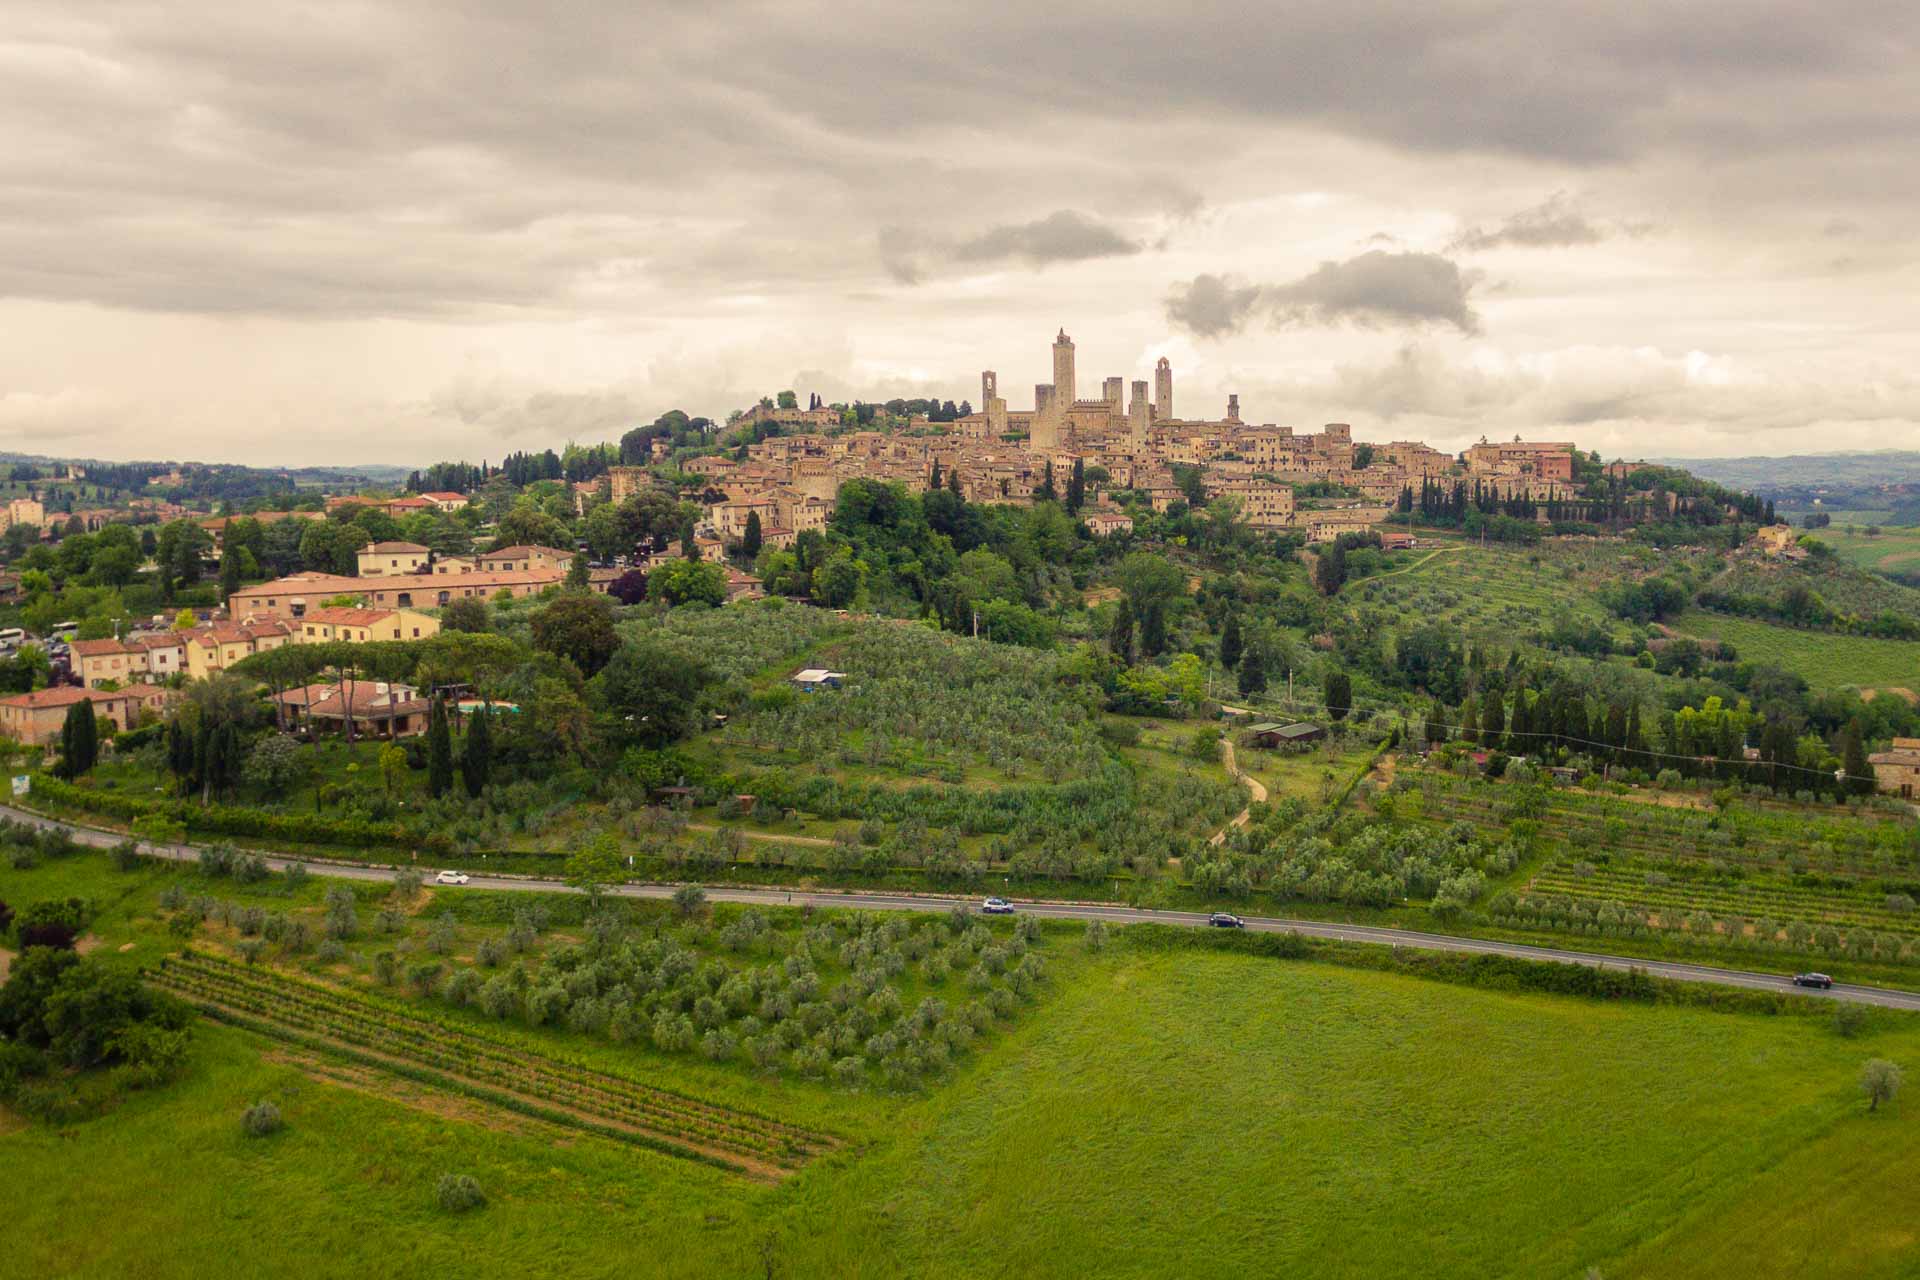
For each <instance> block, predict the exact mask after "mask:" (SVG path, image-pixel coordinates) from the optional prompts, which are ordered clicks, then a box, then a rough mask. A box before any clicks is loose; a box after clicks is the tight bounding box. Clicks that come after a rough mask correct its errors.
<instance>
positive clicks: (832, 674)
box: [791, 667, 847, 693]
mask: <svg viewBox="0 0 1920 1280" xmlns="http://www.w3.org/2000/svg"><path fill="white" fill-rule="evenodd" d="M846 678H847V673H846V672H844V671H828V670H827V669H826V668H825V667H808V668H807V669H806V670H804V671H796V672H794V673H793V676H792V677H791V682H792V684H793V687H794V688H796V689H798V690H800V692H802V693H812V692H813V691H814V690H815V689H838V688H839V687H840V682H841V681H842V680H845V679H846Z"/></svg>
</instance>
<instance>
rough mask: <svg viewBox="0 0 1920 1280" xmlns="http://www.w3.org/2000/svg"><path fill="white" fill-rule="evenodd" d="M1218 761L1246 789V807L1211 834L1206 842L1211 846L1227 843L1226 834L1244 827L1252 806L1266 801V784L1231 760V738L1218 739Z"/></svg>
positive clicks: (1251, 811) (1250, 814) (1251, 814)
mask: <svg viewBox="0 0 1920 1280" xmlns="http://www.w3.org/2000/svg"><path fill="white" fill-rule="evenodd" d="M1220 761H1221V763H1222V764H1224V765H1226V766H1227V773H1228V774H1229V775H1230V776H1231V777H1232V778H1233V780H1234V781H1235V782H1238V783H1241V784H1243V785H1244V786H1245V787H1246V789H1247V807H1246V808H1244V809H1242V810H1241V811H1240V812H1238V813H1236V814H1234V815H1233V821H1231V822H1229V823H1228V824H1227V825H1226V826H1224V827H1222V828H1220V829H1219V830H1218V831H1216V832H1214V833H1213V836H1212V838H1210V839H1209V840H1208V841H1207V843H1208V844H1213V845H1218V844H1225V843H1226V841H1227V832H1229V831H1231V830H1233V829H1234V828H1235V827H1244V826H1246V825H1247V819H1248V818H1251V817H1252V816H1253V806H1254V805H1256V804H1265V803H1266V801H1267V784H1266V783H1264V782H1262V781H1260V779H1258V778H1256V777H1254V776H1253V775H1252V774H1250V773H1247V772H1246V771H1244V770H1243V769H1241V768H1240V765H1239V762H1238V761H1236V760H1235V759H1234V758H1233V739H1232V738H1222V739H1220Z"/></svg>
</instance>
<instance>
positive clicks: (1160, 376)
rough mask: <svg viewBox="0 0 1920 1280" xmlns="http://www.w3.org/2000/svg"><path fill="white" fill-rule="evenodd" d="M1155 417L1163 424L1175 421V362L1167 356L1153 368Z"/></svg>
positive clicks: (1162, 357)
mask: <svg viewBox="0 0 1920 1280" xmlns="http://www.w3.org/2000/svg"><path fill="white" fill-rule="evenodd" d="M1153 415H1154V417H1156V418H1158V419H1159V420H1160V421H1162V422H1171V421H1173V362H1172V361H1170V360H1168V359H1167V358H1166V357H1165V356H1161V357H1160V362H1159V363H1158V364H1156V365H1154V366H1153Z"/></svg>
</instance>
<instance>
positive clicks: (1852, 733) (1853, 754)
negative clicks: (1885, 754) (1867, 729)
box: [1840, 719, 1876, 796]
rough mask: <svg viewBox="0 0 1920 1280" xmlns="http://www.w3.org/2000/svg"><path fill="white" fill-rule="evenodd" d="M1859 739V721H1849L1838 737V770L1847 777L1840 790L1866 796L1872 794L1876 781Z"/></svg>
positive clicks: (1864, 748)
mask: <svg viewBox="0 0 1920 1280" xmlns="http://www.w3.org/2000/svg"><path fill="white" fill-rule="evenodd" d="M1860 737H1861V734H1860V721H1859V720H1858V719H1854V720H1849V721H1848V722H1847V727H1846V729H1845V730H1844V731H1842V733H1841V735H1840V768H1841V770H1842V771H1843V772H1844V773H1845V774H1846V775H1847V776H1846V779H1845V781H1843V782H1842V783H1841V789H1842V790H1843V791H1845V792H1846V794H1848V795H1853V796H1868V795H1872V794H1873V790H1874V786H1875V785H1876V779H1875V777H1874V772H1873V765H1872V764H1871V763H1870V762H1869V761H1868V760H1867V751H1866V747H1865V746H1864V745H1863V744H1862V743H1861V740H1860Z"/></svg>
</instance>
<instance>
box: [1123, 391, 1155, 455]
mask: <svg viewBox="0 0 1920 1280" xmlns="http://www.w3.org/2000/svg"><path fill="white" fill-rule="evenodd" d="M1151 412H1152V411H1151V410H1150V409H1148V407H1147V380H1146V379H1145V378H1137V379H1135V380H1134V384H1133V403H1132V404H1131V405H1129V406H1127V434H1128V435H1129V436H1131V437H1133V442H1134V443H1135V444H1145V443H1146V442H1147V419H1148V417H1149V416H1151Z"/></svg>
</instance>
